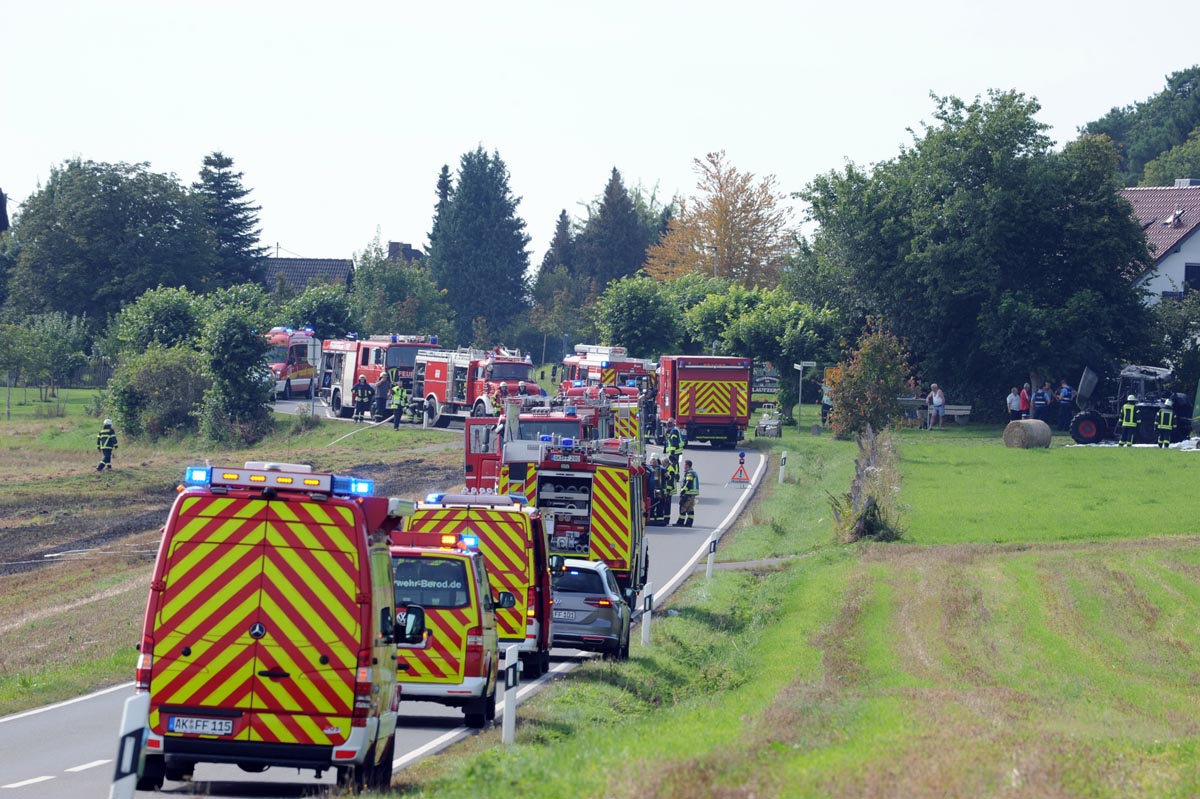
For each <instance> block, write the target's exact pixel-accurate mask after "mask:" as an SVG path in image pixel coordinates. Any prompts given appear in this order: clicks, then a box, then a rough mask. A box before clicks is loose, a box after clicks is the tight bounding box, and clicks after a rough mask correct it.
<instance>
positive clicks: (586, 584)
mask: <svg viewBox="0 0 1200 799" xmlns="http://www.w3.org/2000/svg"><path fill="white" fill-rule="evenodd" d="M554 590H555V591H561V592H563V593H564V594H603V593H604V580H603V579H602V578H601V577H600V575H599V574H598V573H597V572H594V571H592V570H591V569H567V570H566V571H565V572H563V573H562V574H560V575H559V576H558V581H557V582H556V583H555V584H554Z"/></svg>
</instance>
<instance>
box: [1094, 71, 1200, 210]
mask: <svg viewBox="0 0 1200 799" xmlns="http://www.w3.org/2000/svg"><path fill="white" fill-rule="evenodd" d="M1198 126H1200V66H1194V67H1191V68H1189V69H1185V70H1181V71H1179V72H1176V73H1174V74H1172V75H1169V76H1168V77H1167V86H1166V88H1165V89H1163V90H1162V91H1161V92H1159V93H1158V94H1156V95H1154V96H1153V97H1151V98H1149V99H1147V100H1145V101H1144V102H1139V103H1134V104H1133V105H1129V106H1125V107H1124V108H1114V109H1112V110H1111V111H1109V112H1108V114H1106V115H1105V116H1103V117H1101V118H1100V119H1098V120H1096V121H1095V122H1089V123H1088V124H1087V125H1085V126H1084V127H1083V133H1085V134H1088V135H1101V134H1102V135H1105V136H1108V137H1109V138H1110V139H1112V140H1113V143H1114V144H1115V145H1116V150H1117V157H1118V162H1117V168H1118V169H1119V170H1120V173H1121V178H1122V182H1123V183H1124V185H1126V186H1135V185H1137V184H1138V182H1139V181H1140V180H1141V179H1142V171H1143V168H1144V166H1145V164H1147V163H1148V162H1150V161H1152V160H1154V159H1155V158H1157V157H1158V156H1160V155H1162V154H1163V153H1165V152H1167V151H1168V150H1171V149H1172V148H1174V147H1178V146H1179V145H1181V144H1183V143H1184V142H1185V141H1187V139H1188V137H1189V136H1190V135H1191V133H1192V131H1194V130H1196V128H1197V127H1198ZM1186 177H1196V176H1195V175H1187V176H1186ZM1145 185H1156V184H1145Z"/></svg>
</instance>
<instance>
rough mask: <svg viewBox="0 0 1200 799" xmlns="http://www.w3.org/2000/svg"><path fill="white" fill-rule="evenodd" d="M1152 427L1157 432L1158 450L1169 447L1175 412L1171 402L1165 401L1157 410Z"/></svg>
mask: <svg viewBox="0 0 1200 799" xmlns="http://www.w3.org/2000/svg"><path fill="white" fill-rule="evenodd" d="M1154 427H1155V429H1157V430H1158V447H1159V449H1166V448H1167V447H1169V446H1171V433H1172V431H1173V430H1174V429H1175V410H1174V409H1173V408H1172V407H1171V400H1169V399H1168V400H1167V401H1165V402H1164V403H1163V405H1162V407H1161V408H1159V409H1158V413H1157V414H1156V415H1155V417H1154Z"/></svg>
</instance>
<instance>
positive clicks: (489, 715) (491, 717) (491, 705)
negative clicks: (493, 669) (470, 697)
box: [484, 685, 500, 722]
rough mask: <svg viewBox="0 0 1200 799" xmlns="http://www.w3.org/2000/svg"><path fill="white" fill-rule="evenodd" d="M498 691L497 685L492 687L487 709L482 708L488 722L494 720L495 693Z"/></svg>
mask: <svg viewBox="0 0 1200 799" xmlns="http://www.w3.org/2000/svg"><path fill="white" fill-rule="evenodd" d="M499 692H500V687H499V685H496V686H493V687H492V696H491V698H490V699H488V701H487V709H486V710H484V716H485V717H486V719H487V721H489V722H491V721H495V720H496V694H498V693H499Z"/></svg>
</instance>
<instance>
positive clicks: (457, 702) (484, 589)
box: [391, 532, 515, 729]
mask: <svg viewBox="0 0 1200 799" xmlns="http://www.w3.org/2000/svg"><path fill="white" fill-rule="evenodd" d="M392 542H393V545H392V547H391V554H392V567H393V569H394V570H395V600H396V609H397V611H398V612H399V613H405V612H406V609H407V608H408V607H410V606H419V607H421V608H423V609H424V613H425V625H426V629H427V634H426V635H425V636H424V637H423V638H422V639H421V640H420V641H416V642H408V643H401V644H398V645H397V647H396V668H397V669H398V670H399V680H400V687H401V693H402V694H403V696H404V700H405V701H410V700H416V701H420V702H436V703H438V704H442V705H449V706H450V707H457V708H462V711H463V715H464V717H465V718H464V720H465V722H466V725H467V726H468V727H472V728H474V729H480V728H482V727H485V726H487V724H488V722H490V721H493V720H494V719H495V718H496V694H497V692H498V690H499V689H498V687H497V686H498V683H499V676H500V642H499V638H498V637H497V633H496V614H497V613H499V612H500V611H501V609H505V608H512V607H513V605H514V604H515V600H514V598H513V595H512V594H511V593H509V592H507V591H500V592H498V593H496V595H495V596H494V597H493V594H492V587H491V584H490V582H489V580H488V571H487V565H486V564H485V562H484V556H483V554H482V553H481V552H479V550H477V549H475V547H476V545H477V543H478V542H477V541H476V540H475V539H474V537H472V536H470V535H456V534H441V533H432V534H427V533H414V532H399V533H397V532H393V534H392Z"/></svg>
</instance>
